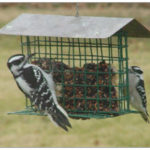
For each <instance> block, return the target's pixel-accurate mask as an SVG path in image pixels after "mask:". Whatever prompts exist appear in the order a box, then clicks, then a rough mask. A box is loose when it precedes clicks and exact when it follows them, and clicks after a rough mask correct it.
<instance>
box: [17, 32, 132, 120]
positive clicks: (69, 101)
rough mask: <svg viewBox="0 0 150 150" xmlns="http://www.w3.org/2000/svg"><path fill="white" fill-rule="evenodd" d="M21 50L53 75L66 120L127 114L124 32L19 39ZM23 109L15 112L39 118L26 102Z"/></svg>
mask: <svg viewBox="0 0 150 150" xmlns="http://www.w3.org/2000/svg"><path fill="white" fill-rule="evenodd" d="M21 47H22V53H23V54H25V55H30V54H32V53H35V54H36V55H35V56H33V57H32V58H31V60H30V63H32V64H35V65H38V66H39V67H41V68H42V69H43V70H45V71H46V72H47V73H50V72H51V73H52V74H53V79H54V81H55V84H56V88H55V89H56V94H57V99H58V103H59V104H60V105H61V106H62V107H63V108H64V109H65V110H66V111H67V113H68V114H69V116H70V117H73V118H93V117H94V118H105V117H114V116H118V115H122V114H125V113H129V112H131V110H130V109H129V92H128V76H127V74H128V49H127V47H128V45H127V35H126V33H124V32H119V33H118V34H116V35H115V36H112V37H110V38H107V39H85V38H84V39H79V38H58V37H56V38H51V37H39V36H37V37H35V36H34V37H29V36H21ZM124 89H126V95H124V94H123V91H124ZM26 109H27V111H21V112H19V113H23V114H26V113H27V114H38V115H40V113H37V112H34V109H32V107H31V104H30V102H29V100H28V99H26ZM41 115H42V114H41Z"/></svg>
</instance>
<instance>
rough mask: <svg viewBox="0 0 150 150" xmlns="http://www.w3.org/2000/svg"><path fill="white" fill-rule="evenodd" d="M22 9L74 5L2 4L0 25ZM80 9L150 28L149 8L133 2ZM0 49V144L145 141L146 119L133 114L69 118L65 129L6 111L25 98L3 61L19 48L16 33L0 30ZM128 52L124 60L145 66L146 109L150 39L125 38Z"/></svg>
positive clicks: (65, 10)
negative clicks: (0, 33) (130, 19)
mask: <svg viewBox="0 0 150 150" xmlns="http://www.w3.org/2000/svg"><path fill="white" fill-rule="evenodd" d="M0 5H1V4H0ZM129 6H130V5H129ZM21 13H38V14H40V13H41V14H60V15H75V8H74V7H71V8H69V7H61V6H59V7H56V6H55V7H54V8H53V7H52V8H48V7H46V8H44V7H43V8H42V7H37V8H36V7H30V5H29V7H23V5H22V7H21V6H19V7H18V6H17V7H16V6H15V5H13V6H10V7H4V8H3V7H1V8H0V27H2V26H3V25H5V24H6V23H8V22H9V21H11V20H12V19H14V18H15V17H17V16H18V15H20V14H21ZM79 14H80V15H83V16H84V15H86V16H87V15H89V16H115V17H134V18H137V19H138V20H139V21H140V22H142V23H143V24H144V25H145V26H147V27H149V28H150V18H149V16H150V11H149V8H147V7H140V6H137V5H133V6H132V7H127V6H122V7H118V6H116V5H115V6H113V5H110V6H109V7H97V6H94V7H83V8H81V9H79ZM0 53H1V55H0V68H1V69H0V89H1V92H0V100H1V101H0V118H1V123H0V129H1V131H0V147H150V142H149V139H150V134H149V129H150V125H149V124H146V123H145V122H144V121H143V120H142V118H141V117H140V115H137V114H129V115H124V116H120V117H116V118H111V119H90V120H84V121H83V120H73V119H70V122H71V124H72V127H73V128H72V129H71V130H70V131H69V132H68V133H66V132H65V131H63V130H62V129H60V128H58V127H55V126H54V125H53V124H52V123H51V122H50V121H49V119H48V118H47V117H39V116H18V115H7V112H12V111H15V110H21V109H23V108H24V104H25V102H24V95H23V94H22V93H21V92H20V91H19V90H18V88H17V86H16V83H15V82H14V80H13V77H12V75H11V73H10V72H9V70H8V68H7V66H6V62H7V59H8V57H9V56H11V55H13V54H16V53H20V45H19V37H16V36H0ZM129 58H130V60H129V65H137V66H140V67H141V68H142V69H143V71H144V78H145V87H146V92H147V101H148V111H149V112H150V93H149V91H150V78H149V70H150V63H149V60H150V42H149V39H129ZM141 137H142V138H141Z"/></svg>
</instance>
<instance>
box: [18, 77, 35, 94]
mask: <svg viewBox="0 0 150 150" xmlns="http://www.w3.org/2000/svg"><path fill="white" fill-rule="evenodd" d="M16 81H17V83H18V84H19V86H20V88H21V89H22V90H23V91H24V92H25V93H26V94H27V95H30V94H31V91H33V90H32V88H30V87H29V85H28V84H27V82H26V81H25V80H24V79H23V78H21V77H18V78H16Z"/></svg>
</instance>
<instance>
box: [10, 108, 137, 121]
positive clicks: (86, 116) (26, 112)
mask: <svg viewBox="0 0 150 150" xmlns="http://www.w3.org/2000/svg"><path fill="white" fill-rule="evenodd" d="M129 113H139V112H138V111H124V112H121V113H114V114H110V113H106V112H105V113H94V114H91V113H85V114H83V113H78V114H70V113H68V115H69V117H71V118H73V119H83V120H84V119H90V118H97V119H104V118H112V117H117V116H120V115H125V114H129ZM8 115H36V116H46V114H44V113H40V112H38V111H34V110H33V108H31V107H28V108H25V109H24V110H21V111H16V112H8Z"/></svg>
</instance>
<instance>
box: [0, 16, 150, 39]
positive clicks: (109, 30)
mask: <svg viewBox="0 0 150 150" xmlns="http://www.w3.org/2000/svg"><path fill="white" fill-rule="evenodd" d="M121 29H122V30H125V31H127V32H128V36H130V37H150V31H149V30H148V29H146V28H145V27H144V26H143V25H142V24H140V23H139V22H137V21H136V20H135V19H133V18H113V17H87V16H79V17H75V16H59V15H41V14H22V15H20V16H18V17H17V18H16V19H14V20H13V21H11V22H10V23H8V24H7V25H5V26H4V27H3V28H1V29H0V34H8V35H26V36H27V35H28V36H50V37H70V38H108V37H110V36H112V35H114V34H115V33H116V32H118V31H119V30H121Z"/></svg>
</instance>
